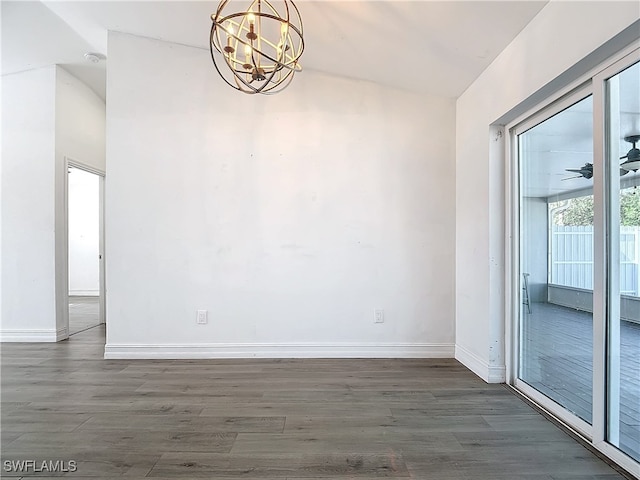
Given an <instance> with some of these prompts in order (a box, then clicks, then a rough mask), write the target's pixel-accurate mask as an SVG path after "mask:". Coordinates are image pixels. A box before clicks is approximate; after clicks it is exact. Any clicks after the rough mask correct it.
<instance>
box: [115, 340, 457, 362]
mask: <svg viewBox="0 0 640 480" xmlns="http://www.w3.org/2000/svg"><path fill="white" fill-rule="evenodd" d="M453 353H454V346H453V344H430V343H419V344H413V343H411V344H404V343H403V344H361V343H358V344H316V343H305V344H301V343H299V344H292V343H286V344H280V343H220V344H205V345H197V344H192V345H189V344H188V345H121V344H109V343H108V344H107V345H105V347H104V358H106V359H155V358H159V359H198V358H453Z"/></svg>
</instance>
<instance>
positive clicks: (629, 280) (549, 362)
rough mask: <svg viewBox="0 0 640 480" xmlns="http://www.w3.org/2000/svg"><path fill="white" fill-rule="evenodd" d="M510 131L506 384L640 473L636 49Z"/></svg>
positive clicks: (639, 58) (639, 73)
mask: <svg viewBox="0 0 640 480" xmlns="http://www.w3.org/2000/svg"><path fill="white" fill-rule="evenodd" d="M541 107H542V108H541V109H540V110H539V111H538V112H537V113H534V114H532V115H531V116H530V117H529V118H527V119H525V120H523V121H521V122H520V123H518V124H517V125H514V126H512V127H511V128H510V132H511V136H510V138H511V143H512V157H513V160H514V161H513V162H512V165H514V166H515V172H516V173H515V174H514V175H513V177H512V179H513V181H512V191H513V192H514V196H513V197H512V198H511V202H512V203H511V204H512V207H513V208H514V209H517V210H515V211H514V213H513V220H514V221H513V225H514V227H513V230H512V233H513V238H514V243H513V244H512V246H513V259H514V269H513V271H512V273H511V275H512V277H513V278H512V285H513V291H512V298H513V299H514V305H512V308H511V310H510V311H512V312H513V313H514V316H515V317H516V318H514V321H513V327H512V329H513V332H514V335H513V337H512V342H513V345H514V352H513V353H514V355H513V357H512V358H513V363H514V368H513V374H512V382H513V384H514V385H515V386H516V388H518V389H519V390H520V391H522V392H523V393H524V394H525V395H527V396H529V397H530V398H531V399H532V400H534V401H535V402H537V403H538V404H539V405H541V406H542V407H543V408H545V409H547V410H548V411H550V412H551V413H552V414H554V415H555V416H557V417H558V418H560V419H561V420H562V421H563V422H565V423H566V424H567V425H569V426H570V427H571V428H573V429H574V430H576V431H578V432H579V433H580V434H581V435H582V436H583V437H584V438H586V439H588V440H589V441H590V442H591V443H592V444H593V445H594V446H595V447H596V448H598V449H599V450H600V451H602V452H603V453H605V454H606V455H608V456H609V457H610V458H612V459H614V460H615V461H616V462H618V463H619V464H621V465H622V466H623V467H625V468H627V469H628V470H630V471H632V472H634V473H635V472H637V473H640V466H639V464H638V462H640V149H639V148H640V51H639V50H635V51H632V52H630V53H628V54H627V55H626V56H624V57H623V56H621V57H620V59H619V60H617V61H616V62H612V63H611V65H609V66H605V67H603V68H602V69H601V70H600V71H598V72H596V73H594V74H593V75H591V76H590V77H585V78H584V82H583V84H582V85H581V86H579V87H576V88H575V89H573V90H572V91H568V92H566V93H565V94H564V95H562V96H559V97H558V98H557V99H556V100H554V101H553V102H550V103H548V104H546V105H542V106H541Z"/></svg>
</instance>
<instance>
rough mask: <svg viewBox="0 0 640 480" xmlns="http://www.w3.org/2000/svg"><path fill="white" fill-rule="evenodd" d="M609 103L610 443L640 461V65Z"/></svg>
mask: <svg viewBox="0 0 640 480" xmlns="http://www.w3.org/2000/svg"><path fill="white" fill-rule="evenodd" d="M605 98H606V102H605V105H606V109H607V111H606V113H607V115H606V123H605V124H606V129H607V138H609V139H610V141H609V142H608V145H607V149H606V158H605V162H606V166H607V168H606V177H607V182H606V187H607V188H606V200H607V203H608V205H607V206H608V208H607V218H608V221H607V222H606V223H607V225H606V226H607V233H608V235H607V238H608V241H607V250H608V252H609V255H608V257H609V258H610V259H611V262H610V266H609V272H608V273H609V275H608V282H607V283H608V284H607V290H608V292H607V293H608V295H607V296H608V299H609V301H608V302H607V310H608V311H607V332H606V333H607V335H606V338H607V348H606V360H607V365H606V379H607V402H606V405H607V419H608V422H607V440H608V441H609V442H610V443H611V444H612V445H614V446H615V447H617V448H619V449H620V450H622V451H623V452H624V453H626V454H627V455H629V456H631V457H633V458H634V459H635V460H638V461H640V292H639V289H640V186H639V185H640V182H639V181H638V180H639V178H640V150H638V145H639V144H640V118H638V116H639V115H640V114H638V112H640V63H636V64H634V65H632V66H630V67H628V68H626V69H625V70H623V71H622V72H620V73H618V74H616V75H614V76H613V77H611V78H608V79H607V80H606V85H605ZM634 112H635V113H634Z"/></svg>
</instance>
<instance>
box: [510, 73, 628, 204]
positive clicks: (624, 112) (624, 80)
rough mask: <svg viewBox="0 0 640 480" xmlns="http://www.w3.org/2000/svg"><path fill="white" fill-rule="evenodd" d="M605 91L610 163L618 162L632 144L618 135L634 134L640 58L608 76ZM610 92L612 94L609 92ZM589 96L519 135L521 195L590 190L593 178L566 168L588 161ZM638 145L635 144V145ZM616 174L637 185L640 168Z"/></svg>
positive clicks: (590, 138)
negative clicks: (611, 141)
mask: <svg viewBox="0 0 640 480" xmlns="http://www.w3.org/2000/svg"><path fill="white" fill-rule="evenodd" d="M608 83H609V90H610V91H611V94H610V95H611V98H612V100H611V102H610V105H611V113H610V117H611V122H610V124H611V125H612V130H611V135H612V138H617V143H614V144H613V145H612V150H613V151H612V154H611V157H612V158H611V162H612V163H622V162H624V161H625V160H626V158H623V159H619V157H621V156H623V155H626V154H627V152H628V151H629V150H630V149H631V148H632V145H631V143H629V142H628V141H626V140H625V139H624V138H625V137H627V136H629V135H638V134H640V63H636V64H634V65H633V66H631V67H630V68H627V69H626V70H624V71H622V72H621V73H620V74H618V75H616V76H614V77H613V78H612V79H611V80H609V81H608ZM614 92H615V93H614ZM593 110H594V105H593V99H592V97H591V96H589V97H587V98H585V99H582V100H581V101H579V102H578V103H575V104H574V105H572V106H570V107H569V108H567V109H565V110H563V111H561V112H559V113H558V114H556V115H555V116H553V117H551V118H549V119H548V120H545V121H544V122H542V123H540V124H538V125H536V126H535V127H533V128H531V129H530V130H528V131H527V132H524V133H523V134H522V135H521V138H522V143H520V149H521V156H522V161H521V165H522V169H523V185H522V189H523V194H524V195H525V196H527V197H542V198H553V196H555V195H563V194H566V193H567V192H581V193H582V194H588V193H590V192H589V190H590V189H592V188H593V179H586V178H583V177H582V176H580V175H579V174H576V173H575V172H569V171H567V169H580V167H582V166H583V165H584V164H585V163H591V164H593V162H594V154H593V138H594V125H593ZM637 146H640V145H637ZM623 173H625V174H624V175H623V176H621V177H620V185H621V187H623V188H626V187H631V186H634V185H638V184H640V170H639V171H637V172H626V171H624V170H623Z"/></svg>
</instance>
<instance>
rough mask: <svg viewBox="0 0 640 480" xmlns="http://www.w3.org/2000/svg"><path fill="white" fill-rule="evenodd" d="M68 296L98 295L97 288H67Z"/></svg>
mask: <svg viewBox="0 0 640 480" xmlns="http://www.w3.org/2000/svg"><path fill="white" fill-rule="evenodd" d="M69 296H70V297H99V296H100V291H99V290H69Z"/></svg>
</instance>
